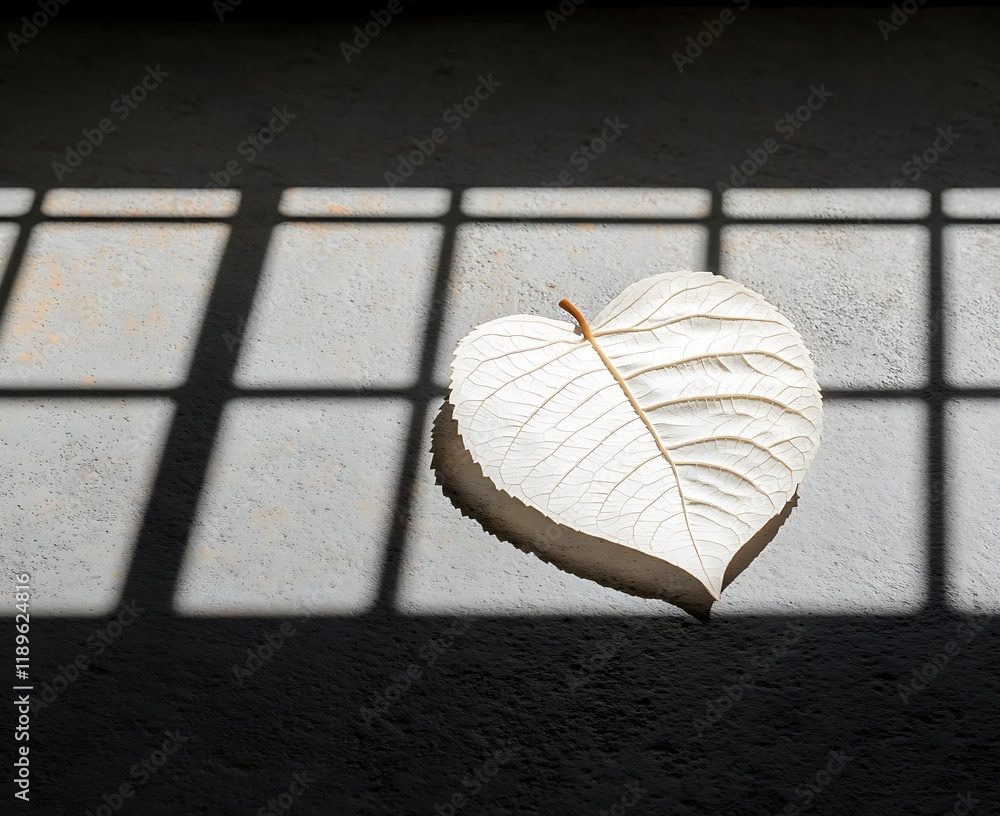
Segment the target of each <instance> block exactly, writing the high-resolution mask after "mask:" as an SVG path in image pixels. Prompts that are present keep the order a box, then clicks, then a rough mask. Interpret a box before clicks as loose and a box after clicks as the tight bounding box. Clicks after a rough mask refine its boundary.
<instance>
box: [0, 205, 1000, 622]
mask: <svg viewBox="0 0 1000 816" xmlns="http://www.w3.org/2000/svg"><path fill="white" fill-rule="evenodd" d="M463 190H464V188H457V187H456V188H453V195H452V199H451V205H450V209H449V211H448V212H447V213H446V214H445V215H444V216H441V217H419V218H408V217H393V216H384V217H382V216H379V217H358V216H349V215H348V216H332V217H309V216H306V217H301V218H296V217H284V216H278V215H277V210H276V208H275V213H274V216H273V217H272V224H271V225H270V226H271V227H273V226H276V225H277V224H279V223H286V222H290V223H295V222H304V223H331V222H333V223H335V222H346V223H359V222H361V223H364V222H379V223H387V222H388V223H415V222H418V223H419V222H425V223H426V222H434V223H440V224H442V226H443V227H444V234H443V239H442V246H441V251H440V256H439V260H438V264H437V271H436V274H435V279H434V286H433V295H432V300H431V308H430V310H429V313H428V318H427V321H426V324H425V328H424V336H423V347H422V353H421V359H420V363H419V371H418V376H417V381H416V384H415V385H414V386H413V387H412V388H394V389H379V388H368V387H364V388H351V387H345V388H267V387H264V388H240V387H237V386H235V385H233V384H232V382H231V377H229V378H227V381H226V384H225V386H224V387H225V388H226V389H227V391H228V394H226V395H225V396H222V402H227V401H228V400H230V399H233V398H237V397H261V398H264V397H281V396H290V397H294V396H328V397H331V398H350V397H376V398H378V397H382V398H404V399H407V400H409V401H410V404H411V409H412V413H411V420H410V425H409V428H408V432H407V437H406V442H405V445H406V450H405V454H404V463H403V467H402V468H401V472H400V478H399V481H398V483H397V488H396V500H395V512H394V514H393V521H392V525H391V530H390V534H389V536H388V542H387V548H386V552H385V559H384V563H383V566H382V572H381V577H380V585H379V593H378V601H377V603H376V609H377V610H378V611H381V612H386V613H392V612H393V611H394V609H395V595H396V590H397V587H398V582H399V573H400V569H401V567H402V560H403V556H404V550H405V545H406V539H407V536H408V527H409V519H410V515H411V511H412V503H413V492H414V488H415V484H416V477H417V468H418V467H419V462H420V459H421V457H422V453H423V451H422V444H423V436H424V429H425V426H426V422H427V419H428V416H429V413H430V410H431V408H432V406H433V403H434V401H435V400H439V399H441V398H442V397H443V396H444V394H445V392H446V389H445V388H444V387H443V386H441V385H439V384H435V382H434V368H435V362H436V359H437V355H438V350H439V345H440V339H441V333H442V331H441V330H442V323H443V319H444V316H445V313H446V308H447V288H448V282H449V280H450V274H451V264H452V260H453V258H452V256H453V254H454V243H455V235H456V232H457V229H458V227H459V226H460V225H461V224H462V223H475V222H491V223H508V222H509V223H524V222H534V223H579V222H588V223H611V224H613V223H623V222H624V223H640V224H645V223H648V224H661V225H662V224H671V223H702V224H704V225H705V226H706V227H707V230H708V232H707V247H706V268H707V269H709V270H710V271H712V272H714V273H716V274H720V273H721V233H722V230H723V228H724V227H725V226H726V225H729V224H739V225H745V226H754V225H764V224H806V225H814V226H821V225H835V226H851V225H856V226H864V225H870V224H881V223H885V224H891V225H924V226H928V227H929V228H930V229H929V232H930V246H931V250H930V255H931V257H930V264H929V278H930V285H929V290H930V291H929V295H930V298H929V311H930V315H929V321H930V322H929V338H928V340H929V358H930V364H929V368H930V378H929V383H928V387H927V388H926V389H864V388H862V389H841V390H837V389H830V390H826V389H825V390H824V397H826V398H832V399H859V398H888V399H912V398H918V399H924V400H925V401H926V402H927V403H928V406H929V409H930V411H929V418H928V422H929V426H928V451H927V459H926V462H927V492H928V506H929V511H928V516H927V519H928V523H927V538H928V555H927V603H926V611H928V612H940V611H947V602H946V599H945V586H944V584H945V572H944V559H945V547H946V532H947V529H946V523H947V496H946V486H945V481H944V479H945V466H946V439H945V427H944V425H945V416H944V413H945V407H946V405H947V403H948V402H949V401H950V400H953V399H956V398H961V397H972V398H991V399H993V398H1000V388H955V387H951V388H950V387H949V386H948V384H947V379H946V377H945V369H944V353H945V352H944V346H945V320H944V297H945V281H944V271H943V268H942V240H943V230H944V227H945V226H946V225H947V224H952V223H961V224H989V225H996V224H997V221H996V220H995V219H991V218H955V217H947V216H944V215H943V213H942V210H941V195H940V193H932V212H931V214H930V215H929V216H928V217H926V218H906V219H842V218H731V217H726V216H725V215H724V213H723V211H722V202H721V195H719V194H718V193H717V192H713V193H712V207H711V211H710V214H709V215H708V217H706V218H614V217H607V216H603V217H579V218H577V217H570V218H565V217H557V218H545V217H537V216H527V217H504V218H498V217H492V216H467V215H463V214H462V213H461V211H460V201H461V193H462V192H463ZM44 193H45V191H44V190H40V191H38V194H37V195H36V197H35V199H34V201H33V203H32V207H31V210H30V211H29V212H28V213H27V214H25V215H23V216H19V217H10V218H2V219H0V222H2V223H17V224H19V226H20V229H19V233H18V235H17V238H16V241H15V245H14V249H13V250H12V252H11V257H10V259H9V261H8V264H7V267H6V274H5V275H4V277H3V280H2V281H0V325H2V321H3V319H4V318H5V317H6V316H7V315H8V313H9V307H10V299H11V295H12V293H13V290H14V287H15V284H16V280H17V277H18V275H19V273H20V272H21V267H22V265H23V261H24V257H25V253H26V248H27V245H28V243H29V241H30V238H31V234H32V231H33V228H34V227H35V226H36V225H38V224H40V223H45V222H68V223H93V222H109V221H110V222H126V223H135V222H139V223H142V222H167V223H171V222H181V223H192V222H194V223H197V222H206V223H226V222H233V221H234V220H236V219H238V218H239V215H240V213H239V211H238V212H237V213H236V214H234V215H233V216H229V217H204V218H200V217H197V218H192V217H180V216H177V217H174V216H163V217H150V218H142V217H100V216H95V217H90V216H87V217H75V216H63V217H60V216H45V215H42V213H41V201H42V199H43V198H44ZM230 240H232V236H230ZM259 274H260V270H259V269H258V270H257V271H256V276H258V277H259ZM250 308H252V303H251V305H250V306H248V311H249V309H250ZM194 365H195V362H194V361H192V367H193V366H194ZM230 373H231V372H230ZM189 379H190V376H189ZM188 388H189V386H188V385H187V384H185V385H181V386H179V387H178V388H175V389H143V388H136V389H97V388H95V389H90V388H77V389H64V388H0V398H2V397H30V396H38V397H42V396H47V397H81V398H87V397H89V398H93V397H100V396H116V397H117V396H153V397H176V398H180V397H181V396H182V395H183V393H184V392H185V390H186V389H188ZM213 442H214V439H213ZM202 487H203V485H202V486H200V487H199V492H200V490H201V489H202ZM154 500H155V497H154V496H151V497H150V500H149V501H150V502H153V501H154ZM188 532H190V531H188ZM177 566H178V567H179V566H180V564H179V563H178V564H177ZM130 574H131V571H130Z"/></svg>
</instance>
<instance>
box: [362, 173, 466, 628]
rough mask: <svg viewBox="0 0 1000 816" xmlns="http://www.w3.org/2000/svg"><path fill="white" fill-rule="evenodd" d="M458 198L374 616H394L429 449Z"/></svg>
mask: <svg viewBox="0 0 1000 816" xmlns="http://www.w3.org/2000/svg"><path fill="white" fill-rule="evenodd" d="M461 197H462V188H458V187H456V188H453V189H452V199H451V207H450V208H449V210H448V212H447V213H446V214H445V215H444V216H443V217H441V218H440V219H438V222H439V223H441V224H442V225H443V227H444V232H443V235H442V237H441V253H440V255H439V256H438V267H437V273H436V274H435V277H434V288H433V292H432V294H431V303H430V309H429V311H428V315H427V324H426V328H425V330H424V338H423V349H422V350H421V354H420V368H419V371H418V375H417V383H416V388H415V393H414V396H413V399H412V402H411V415H410V426H409V430H408V432H407V435H406V443H405V444H406V447H405V451H404V454H403V465H402V469H401V471H400V475H399V483H398V486H397V488H396V501H395V512H394V513H393V516H392V525H391V527H390V529H389V537H388V540H387V542H386V549H385V556H384V560H383V562H382V572H381V575H380V578H379V588H378V596H377V598H376V601H375V605H374V611H375V612H376V613H382V614H388V615H392V614H394V613H395V612H396V595H397V592H398V589H399V576H400V572H401V570H402V565H403V554H404V550H405V548H406V538H407V534H408V532H409V521H410V513H411V511H412V508H413V494H414V490H415V487H416V482H417V468H418V467H419V466H420V462H421V461H422V460H423V457H424V454H425V450H424V448H425V447H427V446H429V444H430V443H429V442H427V443H426V444H425V441H424V437H425V429H426V427H427V422H428V419H429V418H430V410H431V403H432V402H434V401H436V400H440V399H441V389H440V387H439V386H438V385H437V384H436V383H435V381H434V366H435V364H436V362H437V356H438V347H439V346H440V344H441V334H442V325H443V323H444V317H445V314H446V311H445V309H446V305H447V298H448V284H449V281H450V280H451V264H452V257H453V255H454V252H455V234H456V232H457V231H458V226H459V224H460V223H462V221H463V220H464V219H463V218H462V216H461V212H460V210H459V201H460V199H461Z"/></svg>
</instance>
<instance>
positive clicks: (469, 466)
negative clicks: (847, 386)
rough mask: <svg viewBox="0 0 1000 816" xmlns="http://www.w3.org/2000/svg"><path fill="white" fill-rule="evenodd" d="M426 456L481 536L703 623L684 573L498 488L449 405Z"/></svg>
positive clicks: (756, 549) (733, 568) (766, 531)
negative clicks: (555, 517) (464, 438)
mask: <svg viewBox="0 0 1000 816" xmlns="http://www.w3.org/2000/svg"><path fill="white" fill-rule="evenodd" d="M431 454H432V456H431V468H432V469H433V470H434V473H435V477H436V481H437V484H438V485H439V486H440V487H441V490H442V492H443V493H444V495H445V496H446V497H447V498H448V499H449V500H450V501H451V503H452V504H453V505H454V506H455V507H456V508H457V509H458V510H460V511H461V512H462V514H463V515H464V516H468V517H469V518H472V519H474V520H475V521H477V522H479V524H480V525H481V526H482V528H483V529H484V530H485V531H486V532H488V533H490V534H491V535H493V536H495V537H496V538H499V539H500V540H501V541H506V542H508V543H510V544H513V545H514V546H515V547H517V548H518V549H519V550H522V551H524V552H527V553H531V554H533V555H536V556H537V557H538V558H540V559H541V560H543V561H545V562H546V563H549V564H552V565H553V566H555V567H557V568H558V569H561V570H563V571H564V572H568V573H571V574H573V575H576V576H578V577H580V578H584V579H586V580H589V581H594V582H595V583H598V584H600V585H602V586H605V587H609V588H611V589H616V590H618V591H620V592H625V593H627V594H629V595H634V596H636V597H639V598H649V599H654V600H661V601H665V602H666V603H669V604H673V605H674V606H676V607H678V608H680V609H682V610H683V611H685V612H687V613H688V614H689V615H691V616H693V617H695V618H697V619H698V620H700V621H701V622H703V623H708V621H709V618H710V615H711V611H712V605H713V604H714V603H715V599H714V598H712V596H711V594H710V593H709V592H708V590H707V589H706V588H705V586H704V585H703V584H702V583H701V581H699V580H698V579H697V578H695V577H694V576H693V575H691V574H690V573H688V572H686V571H685V570H683V569H681V568H680V567H677V566H674V565H673V564H670V563H667V562H666V561H662V560H661V559H659V558H655V557H653V556H651V555H647V554H646V553H643V552H640V551H638V550H634V549H632V548H631V547H626V546H623V545H621V544H616V543H614V542H612V541H607V540H605V539H603V538H598V537H596V536H591V535H588V534H586V533H582V532H580V531H579V530H575V529H573V528H572V527H567V526H566V525H563V524H559V523H558V522H556V521H553V520H552V519H551V518H549V517H548V516H546V515H545V514H544V513H542V512H540V511H538V510H536V509H535V508H533V507H529V506H528V505H526V504H524V502H522V501H520V500H519V499H516V498H514V497H513V496H511V495H510V494H509V493H506V492H505V491H503V490H501V489H500V488H498V487H497V486H496V485H495V484H494V483H493V481H492V480H491V479H489V478H488V477H487V476H485V475H484V474H483V471H482V468H480V466H479V465H478V464H476V462H475V461H474V460H473V458H472V455H471V454H470V453H469V451H468V450H467V449H466V447H465V444H464V443H463V442H462V436H461V434H460V433H459V430H458V422H457V421H456V420H455V418H454V416H453V409H452V405H451V402H450V401H449V400H448V399H445V401H444V404H443V405H442V406H441V409H440V410H439V411H438V413H437V416H436V417H435V418H434V424H433V428H432V431H431ZM797 504H798V492H796V493H795V494H794V495H793V496H792V498H791V499H789V501H788V503H787V504H786V505H785V506H784V508H782V510H781V512H780V513H778V514H777V515H776V516H774V517H773V518H772V519H771V520H770V521H768V522H767V524H765V525H764V526H763V527H762V528H761V529H760V531H759V532H758V533H757V534H756V535H755V536H754V537H753V538H751V539H750V540H749V541H748V542H747V543H746V544H744V545H743V547H741V548H740V550H739V551H738V552H737V553H736V555H735V556H734V557H733V560H732V561H731V562H730V564H729V566H728V567H727V569H726V574H725V577H724V578H723V582H722V588H723V591H725V589H726V587H728V586H729V585H730V584H731V583H732V582H733V581H734V580H736V578H737V577H738V576H739V575H740V573H742V572H743V570H745V569H746V568H747V567H749V566H750V564H751V563H752V562H753V560H754V559H755V558H756V557H757V556H758V555H760V553H761V552H762V551H763V550H764V548H765V547H766V546H767V545H768V544H769V543H770V542H771V540H772V539H773V538H774V537H775V535H777V533H778V530H779V529H780V528H781V525H782V524H784V523H785V520H786V519H787V518H788V517H789V515H791V512H792V510H793V509H794V508H795V506H796V505H797Z"/></svg>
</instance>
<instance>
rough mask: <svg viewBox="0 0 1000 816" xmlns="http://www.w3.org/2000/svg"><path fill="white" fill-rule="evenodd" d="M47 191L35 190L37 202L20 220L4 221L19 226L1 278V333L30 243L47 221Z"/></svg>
mask: <svg viewBox="0 0 1000 816" xmlns="http://www.w3.org/2000/svg"><path fill="white" fill-rule="evenodd" d="M45 192H46V191H45V190H43V189H39V190H35V200H34V201H32V202H31V209H30V210H28V212H27V213H26V214H25V215H22V216H21V217H20V218H11V219H6V218H5V219H3V221H4V223H15V224H17V225H18V231H17V238H16V239H15V241H14V247H13V249H12V250H11V252H10V258H9V259H8V260H7V267H6V269H4V273H3V277H2V278H0V331H3V326H4V323H5V321H6V320H7V318H8V305H9V303H10V298H11V295H12V294H13V292H14V284H15V283H16V282H17V278H18V276H19V275H20V274H21V267H22V266H23V265H24V255H25V252H26V251H27V248H28V242H29V241H30V240H31V235H32V233H33V232H34V231H35V227H36V226H37V225H38V224H40V223H42V222H43V221H44V220H45V217H44V216H43V215H42V199H43V198H44V197H45Z"/></svg>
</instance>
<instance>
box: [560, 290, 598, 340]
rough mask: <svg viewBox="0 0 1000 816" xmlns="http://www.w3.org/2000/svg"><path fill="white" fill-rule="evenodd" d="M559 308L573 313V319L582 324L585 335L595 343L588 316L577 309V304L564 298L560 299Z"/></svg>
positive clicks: (581, 328)
mask: <svg viewBox="0 0 1000 816" xmlns="http://www.w3.org/2000/svg"><path fill="white" fill-rule="evenodd" d="M559 308H560V309H563V310H564V311H567V312H569V313H570V314H571V315H573V319H574V320H575V321H576V322H577V323H579V324H580V330H581V331H582V332H583V336H584V337H586V338H587V339H588V340H589V341H590V342H591V343H593V342H594V335H593V333H592V332H591V331H590V324H589V323H588V322H587V318H585V317H584V316H583V312H581V311H580V310H579V309H577V308H576V306H574V305H573V304H572V302H571V301H570V299H569V298H563V299H562V300H560V301H559Z"/></svg>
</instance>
